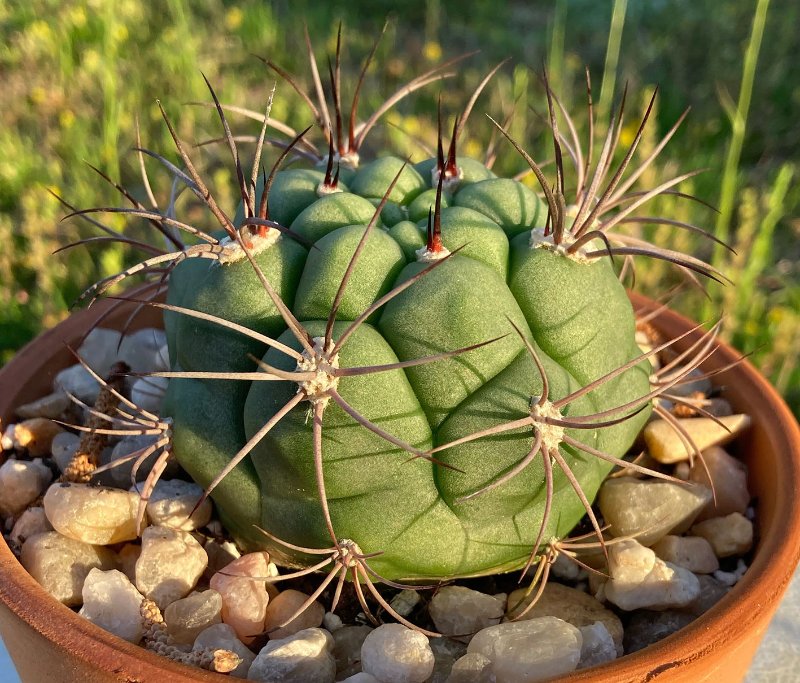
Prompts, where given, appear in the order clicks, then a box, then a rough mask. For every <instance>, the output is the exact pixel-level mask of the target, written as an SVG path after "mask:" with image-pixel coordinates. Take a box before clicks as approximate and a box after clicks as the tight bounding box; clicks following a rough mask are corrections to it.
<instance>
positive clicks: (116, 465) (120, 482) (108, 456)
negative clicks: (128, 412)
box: [101, 434, 178, 489]
mask: <svg viewBox="0 0 800 683" xmlns="http://www.w3.org/2000/svg"><path fill="white" fill-rule="evenodd" d="M159 438H160V437H159V435H153V434H139V435H136V436H126V437H124V438H123V439H121V440H120V441H119V442H118V443H117V444H115V445H114V448H113V449H111V450H110V452H107V453H106V452H104V453H103V455H102V457H101V462H102V464H104V465H111V464H112V463H113V466H112V467H111V468H110V469H108V470H107V471H106V472H104V473H103V474H102V475H101V476H104V477H105V478H106V480H107V481H108V483H109V484H110V485H112V486H117V487H119V488H125V489H127V488H129V487H130V486H131V474H132V472H133V467H134V465H135V463H136V460H137V458H138V457H139V456H140V455H144V452H145V450H147V449H148V448H150V447H151V446H152V445H153V444H154V443H156V441H158V439H159ZM133 455H135V456H136V457H135V458H128V456H133ZM160 455H161V452H160V451H159V452H153V453H151V454H150V455H148V456H147V458H146V459H145V460H144V461H143V462H142V463H140V464H139V467H138V468H137V470H136V481H138V482H141V481H144V480H145V479H146V478H147V475H148V474H150V471H151V470H152V469H153V465H155V463H156V461H157V460H158V458H159V456H160ZM126 458H128V459H126ZM119 461H122V462H119ZM177 472H178V466H177V463H175V461H174V459H170V460H168V461H167V466H166V468H165V470H164V472H163V473H162V476H163V477H165V478H169V477H172V476H175V474H176V473H177Z"/></svg>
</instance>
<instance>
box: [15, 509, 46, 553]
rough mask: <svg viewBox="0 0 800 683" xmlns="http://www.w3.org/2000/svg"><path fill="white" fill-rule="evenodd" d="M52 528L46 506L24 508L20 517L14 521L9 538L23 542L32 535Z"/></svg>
mask: <svg viewBox="0 0 800 683" xmlns="http://www.w3.org/2000/svg"><path fill="white" fill-rule="evenodd" d="M52 530H53V527H52V525H51V524H50V522H49V520H48V519H47V515H46V514H44V508H43V507H32V508H28V509H27V510H24V511H23V512H22V514H21V515H20V516H19V519H18V520H17V521H16V522H14V528H13V529H11V533H10V534H9V539H11V540H12V541H14V542H15V543H19V544H22V543H24V542H25V540H26V539H28V538H30V537H31V536H35V535H36V534H43V533H45V532H46V531H52Z"/></svg>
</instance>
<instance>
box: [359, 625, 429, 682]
mask: <svg viewBox="0 0 800 683" xmlns="http://www.w3.org/2000/svg"><path fill="white" fill-rule="evenodd" d="M433 665H434V657H433V652H432V651H431V646H430V645H429V643H428V638H427V637H426V636H424V635H423V634H422V633H420V632H419V631H412V630H411V629H410V628H406V627H405V626H403V625H402V624H383V625H381V626H378V628H376V629H374V630H373V631H372V632H371V633H369V634H368V635H367V637H366V638H365V639H364V644H363V645H362V646H361V668H362V670H363V671H365V672H366V673H370V674H372V675H373V676H375V678H377V679H378V680H379V681H382V683H422V682H423V681H425V680H426V679H427V678H428V676H430V675H431V674H432V673H433Z"/></svg>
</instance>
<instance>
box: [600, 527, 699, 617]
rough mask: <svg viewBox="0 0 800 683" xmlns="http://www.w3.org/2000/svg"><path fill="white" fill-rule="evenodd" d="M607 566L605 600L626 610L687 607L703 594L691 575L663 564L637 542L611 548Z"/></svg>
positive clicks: (626, 542)
mask: <svg viewBox="0 0 800 683" xmlns="http://www.w3.org/2000/svg"><path fill="white" fill-rule="evenodd" d="M608 564H609V566H608V570H609V576H610V577H611V578H610V580H609V581H607V582H606V583H605V585H604V594H605V598H606V599H607V600H609V601H610V602H613V603H614V604H615V605H617V607H620V608H622V609H624V610H626V611H630V610H634V609H640V608H647V609H655V610H659V609H668V608H670V607H684V606H686V605H688V604H689V603H690V602H692V601H693V600H694V599H695V598H697V596H698V595H699V594H700V583H699V582H698V580H697V577H696V576H695V575H694V574H692V572H690V571H688V570H687V569H684V568H683V567H678V566H677V565H672V564H669V563H668V562H664V561H663V560H661V559H659V558H658V557H656V554H655V553H654V552H653V551H652V550H650V548H645V547H644V546H643V545H641V544H640V543H637V542H636V541H634V540H625V541H620V542H619V543H614V544H613V545H609V546H608Z"/></svg>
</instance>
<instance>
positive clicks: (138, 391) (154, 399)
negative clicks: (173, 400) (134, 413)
mask: <svg viewBox="0 0 800 683" xmlns="http://www.w3.org/2000/svg"><path fill="white" fill-rule="evenodd" d="M168 385H169V378H168V377H139V378H138V379H136V380H134V382H133V384H132V385H131V401H133V402H134V403H135V404H136V405H137V406H138V407H139V408H141V409H142V410H147V411H148V412H151V413H155V414H156V415H159V414H160V413H161V406H162V404H163V403H164V396H165V394H166V393H167V386H168Z"/></svg>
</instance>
